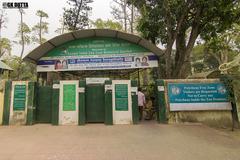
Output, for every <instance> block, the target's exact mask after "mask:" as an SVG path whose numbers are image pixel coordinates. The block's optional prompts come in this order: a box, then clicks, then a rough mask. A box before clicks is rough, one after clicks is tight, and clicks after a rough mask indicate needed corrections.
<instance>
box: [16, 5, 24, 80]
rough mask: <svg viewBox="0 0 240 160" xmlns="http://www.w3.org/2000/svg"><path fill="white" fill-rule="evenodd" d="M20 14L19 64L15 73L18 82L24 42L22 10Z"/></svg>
mask: <svg viewBox="0 0 240 160" xmlns="http://www.w3.org/2000/svg"><path fill="white" fill-rule="evenodd" d="M19 12H20V17H21V22H20V30H21V45H22V50H21V54H20V58H19V64H18V72H17V78H18V80H20V74H21V72H20V70H21V66H22V57H23V52H24V47H25V41H24V33H23V10H21V9H19Z"/></svg>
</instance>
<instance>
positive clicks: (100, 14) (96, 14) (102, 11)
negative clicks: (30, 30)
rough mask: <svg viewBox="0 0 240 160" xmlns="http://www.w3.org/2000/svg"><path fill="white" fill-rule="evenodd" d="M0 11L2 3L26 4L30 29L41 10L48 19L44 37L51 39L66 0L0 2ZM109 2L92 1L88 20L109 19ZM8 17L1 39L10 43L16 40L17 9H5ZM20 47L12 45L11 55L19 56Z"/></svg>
mask: <svg viewBox="0 0 240 160" xmlns="http://www.w3.org/2000/svg"><path fill="white" fill-rule="evenodd" d="M0 2H1V4H0V9H2V2H28V5H29V7H28V9H25V13H26V14H25V15H24V22H25V23H27V24H28V25H29V26H30V27H32V26H33V25H35V24H36V23H37V22H38V20H39V19H38V17H37V16H36V15H35V13H36V11H37V10H43V11H44V12H46V13H48V16H49V18H48V19H47V22H48V23H49V34H48V35H46V36H45V37H46V38H47V39H51V38H53V37H54V36H56V35H57V34H56V33H55V30H56V29H57V28H58V27H60V24H59V19H60V17H61V14H62V13H63V7H65V6H67V3H66V2H67V0H0ZM111 4H112V1H111V0H94V2H93V3H92V4H91V6H92V15H91V17H90V19H92V20H95V19H97V18H101V19H104V20H106V19H111V18H112V16H111V13H110V11H111V8H110V5H111ZM5 11H6V13H7V17H8V22H7V24H6V26H7V28H4V29H3V30H2V37H6V38H9V39H10V40H11V41H14V40H15V41H16V40H17V38H16V37H15V34H16V32H17V27H18V23H19V21H20V15H19V12H18V10H17V9H5ZM36 46H37V45H33V44H30V45H29V46H27V47H26V49H25V53H24V55H26V54H27V53H28V52H30V51H31V50H32V49H34V48H35V47H36ZM20 49H21V48H20V46H16V45H15V44H14V48H13V51H12V54H14V55H20Z"/></svg>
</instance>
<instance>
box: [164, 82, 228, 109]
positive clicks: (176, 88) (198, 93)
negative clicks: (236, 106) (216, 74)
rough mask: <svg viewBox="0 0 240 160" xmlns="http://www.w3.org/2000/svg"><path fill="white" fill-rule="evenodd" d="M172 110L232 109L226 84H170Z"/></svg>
mask: <svg viewBox="0 0 240 160" xmlns="http://www.w3.org/2000/svg"><path fill="white" fill-rule="evenodd" d="M168 100H169V104H170V110H205V109H207V110H211V109H231V105H230V103H229V101H228V92H227V90H226V88H225V86H224V84H222V83H220V82H215V83H168Z"/></svg>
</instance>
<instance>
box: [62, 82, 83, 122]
mask: <svg viewBox="0 0 240 160" xmlns="http://www.w3.org/2000/svg"><path fill="white" fill-rule="evenodd" d="M78 84H79V82H78V81H60V99H59V124H60V125H78V112H79V107H78V106H79V105H78V104H79V102H78Z"/></svg>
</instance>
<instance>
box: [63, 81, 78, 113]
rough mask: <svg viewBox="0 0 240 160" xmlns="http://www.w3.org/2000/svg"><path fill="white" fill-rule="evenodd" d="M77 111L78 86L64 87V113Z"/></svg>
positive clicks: (65, 85)
mask: <svg viewBox="0 0 240 160" xmlns="http://www.w3.org/2000/svg"><path fill="white" fill-rule="evenodd" d="M75 110H76V85H75V84H64V85H63V111H75Z"/></svg>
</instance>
